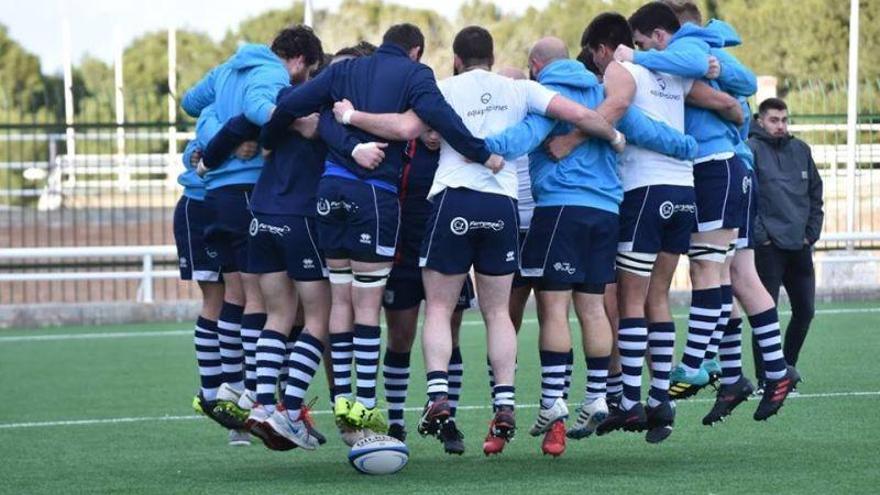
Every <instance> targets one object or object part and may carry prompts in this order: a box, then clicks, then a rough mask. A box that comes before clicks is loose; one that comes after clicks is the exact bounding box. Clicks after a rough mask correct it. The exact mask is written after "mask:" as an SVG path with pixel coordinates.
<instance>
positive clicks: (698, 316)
mask: <svg viewBox="0 0 880 495" xmlns="http://www.w3.org/2000/svg"><path fill="white" fill-rule="evenodd" d="M720 317H721V288H720V287H714V288H712V289H703V290H695V291H693V292H691V312H690V318H689V319H688V336H687V343H685V347H684V354H682V356H681V367H682V368H684V371H685V373H687V374H688V375H694V374H696V373H697V372H698V371H699V370H700V365H701V364H703V358H704V357H705V356H706V346H707V345H709V340H711V339H712V332H714V331H715V327H716V326H717V325H718V318H720Z"/></svg>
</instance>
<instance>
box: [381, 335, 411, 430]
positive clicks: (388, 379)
mask: <svg viewBox="0 0 880 495" xmlns="http://www.w3.org/2000/svg"><path fill="white" fill-rule="evenodd" d="M409 359H410V354H409V353H408V352H394V351H391V350H388V349H386V350H385V358H384V360H383V363H382V377H383V378H384V382H385V402H386V403H387V404H388V424H392V425H395V424H396V425H401V426H403V425H404V424H405V422H404V419H403V409H404V407H405V406H406V392H407V388H408V387H409Z"/></svg>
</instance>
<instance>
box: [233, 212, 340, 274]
mask: <svg viewBox="0 0 880 495" xmlns="http://www.w3.org/2000/svg"><path fill="white" fill-rule="evenodd" d="M250 236H251V240H250V242H249V243H248V271H249V272H250V273H275V272H287V275H288V276H289V277H290V278H292V279H293V280H296V281H299V282H311V281H314V280H323V279H325V278H327V268H326V267H325V266H324V258H323V257H322V256H321V252H320V251H318V239H317V236H316V235H315V219H314V218H311V217H304V216H301V215H267V214H264V213H254V219H253V220H252V221H251V226H250Z"/></svg>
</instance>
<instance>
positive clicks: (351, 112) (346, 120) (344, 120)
mask: <svg viewBox="0 0 880 495" xmlns="http://www.w3.org/2000/svg"><path fill="white" fill-rule="evenodd" d="M354 111H355V110H354V109H353V108H349V109H348V110H346V111H345V113H343V114H342V123H343V124H345V125H349V124H351V116H352V115H354Z"/></svg>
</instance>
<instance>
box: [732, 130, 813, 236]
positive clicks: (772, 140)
mask: <svg viewBox="0 0 880 495" xmlns="http://www.w3.org/2000/svg"><path fill="white" fill-rule="evenodd" d="M749 147H750V148H751V149H752V153H753V154H754V155H755V173H756V175H757V177H758V188H757V190H758V211H757V218H756V219H755V229H754V235H755V243H756V244H757V245H759V246H760V245H762V244H765V243H766V242H767V241H770V242H772V243H773V244H774V245H775V246H776V247H779V248H781V249H789V250H800V249H803V247H804V239H806V240H807V242H808V243H809V244H810V245H812V244H815V243H816V241H818V240H819V235H820V233H821V232H822V220H823V219H824V216H825V214H824V213H823V211H822V204H823V202H822V177H820V176H819V171H818V170H817V169H816V164H815V162H813V156H812V154H811V153H810V147H809V145H807V143H805V142H803V141H801V140H800V139H797V138H795V137H793V136H792V135H790V134H788V135H786V136H785V137H781V138H777V137H773V136H771V135H770V134H768V133H767V131H765V130H764V129H763V128H762V127H761V126H760V125H758V123H757V122H753V125H752V126H751V130H750V132H749Z"/></svg>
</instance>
